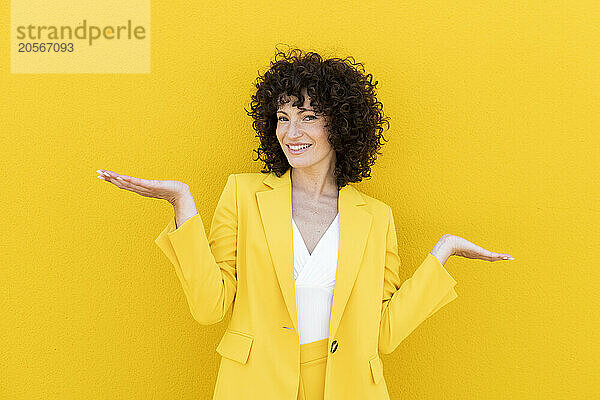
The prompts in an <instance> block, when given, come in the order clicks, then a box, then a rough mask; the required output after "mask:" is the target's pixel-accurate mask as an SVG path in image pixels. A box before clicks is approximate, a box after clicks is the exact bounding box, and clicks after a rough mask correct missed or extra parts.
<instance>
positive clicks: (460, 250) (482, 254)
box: [450, 235, 514, 261]
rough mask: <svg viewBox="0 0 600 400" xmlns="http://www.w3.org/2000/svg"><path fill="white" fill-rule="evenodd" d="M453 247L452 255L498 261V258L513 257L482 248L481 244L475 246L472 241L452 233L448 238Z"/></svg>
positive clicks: (508, 258) (510, 258) (506, 258)
mask: <svg viewBox="0 0 600 400" xmlns="http://www.w3.org/2000/svg"><path fill="white" fill-rule="evenodd" d="M450 240H451V243H452V248H453V250H454V251H453V253H452V254H453V255H455V256H460V257H465V258H473V259H479V260H486V261H498V260H514V258H513V257H512V256H511V255H510V254H508V253H494V252H493V251H489V250H486V249H484V248H483V247H481V246H477V245H476V244H474V243H471V242H469V241H468V240H466V239H463V238H461V237H460V236H455V235H452V237H451V238H450Z"/></svg>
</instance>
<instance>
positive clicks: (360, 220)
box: [256, 168, 372, 340]
mask: <svg viewBox="0 0 600 400" xmlns="http://www.w3.org/2000/svg"><path fill="white" fill-rule="evenodd" d="M290 172H291V168H290V169H288V170H287V171H286V172H285V173H284V174H283V175H282V176H281V177H277V175H275V174H274V173H272V172H271V173H269V174H268V175H267V176H266V177H265V179H264V180H263V183H264V184H266V185H267V186H269V187H270V188H271V189H270V190H265V191H259V192H256V200H257V202H258V207H259V212H260V217H261V220H262V223H263V227H264V230H265V235H266V239H267V245H268V248H269V251H270V254H271V259H272V262H273V266H274V268H275V273H276V274H277V279H278V281H279V286H280V288H281V292H282V294H283V299H284V301H285V305H286V307H287V310H288V312H289V313H290V317H291V320H292V322H293V324H294V329H296V332H298V318H297V316H298V314H297V310H296V291H295V284H294V254H293V251H294V246H293V240H292V239H293V237H292V184H291V174H290ZM364 204H366V203H365V201H364V199H363V198H362V196H361V194H360V193H359V192H358V191H357V190H356V189H355V188H354V187H353V186H352V185H351V184H348V185H346V186H344V187H343V188H342V189H340V191H339V198H338V212H339V214H340V215H339V227H340V230H339V232H340V238H339V248H338V260H337V267H336V277H335V289H334V293H333V305H332V311H331V320H330V326H329V337H330V340H332V339H333V338H334V337H335V334H336V331H337V328H338V326H339V324H340V320H341V317H342V314H343V312H344V309H345V307H346V303H347V302H348V297H349V296H350V292H351V291H352V287H353V286H354V281H355V280H356V276H357V274H358V270H359V268H360V265H361V261H362V256H363V253H364V250H365V246H366V243H367V237H368V236H369V232H370V229H371V221H372V216H371V214H370V213H369V212H367V211H366V210H365V209H364V208H362V207H361V206H362V205H364Z"/></svg>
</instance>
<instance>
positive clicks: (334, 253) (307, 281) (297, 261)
mask: <svg viewBox="0 0 600 400" xmlns="http://www.w3.org/2000/svg"><path fill="white" fill-rule="evenodd" d="M339 215H340V214H339V213H338V214H337V215H336V216H335V218H334V219H333V221H332V222H331V224H329V226H328V227H327V230H326V231H325V233H324V234H323V236H321V238H320V239H319V242H318V243H317V245H316V246H315V248H314V250H313V252H312V254H310V253H309V252H308V248H307V247H306V243H304V239H302V235H301V234H300V230H299V229H298V226H297V225H296V222H295V221H294V219H293V218H292V226H293V236H294V280H295V283H296V286H299V285H310V286H314V285H316V286H321V287H332V286H333V285H334V282H335V273H336V267H337V257H338V240H339Z"/></svg>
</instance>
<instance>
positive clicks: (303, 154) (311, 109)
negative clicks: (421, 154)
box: [246, 49, 389, 188]
mask: <svg viewBox="0 0 600 400" xmlns="http://www.w3.org/2000/svg"><path fill="white" fill-rule="evenodd" d="M377 84H378V82H377V81H375V82H373V76H372V75H371V74H365V73H364V67H363V64H362V63H357V62H355V60H354V58H353V57H351V56H350V57H346V58H329V59H323V57H321V56H320V55H319V54H317V53H315V52H305V53H304V52H302V50H300V49H291V50H290V51H289V52H288V53H285V52H283V51H277V52H276V54H275V58H274V61H273V62H271V67H270V69H269V70H268V71H267V72H265V73H264V75H261V76H259V77H258V78H257V80H256V83H255V86H256V89H257V90H256V93H255V94H254V95H253V96H252V101H251V104H250V110H246V112H247V114H248V115H249V116H251V117H252V118H253V120H254V122H253V127H254V129H255V131H256V133H257V136H258V138H259V140H260V145H259V147H258V149H257V150H255V152H256V153H257V159H258V160H261V161H263V162H264V164H265V167H264V169H263V170H262V172H271V171H272V172H274V173H275V174H276V175H277V176H281V175H282V174H283V173H284V172H285V171H286V170H287V169H288V168H289V167H290V165H291V166H293V167H294V166H306V165H308V164H314V163H315V162H318V161H321V160H324V159H325V158H326V157H329V156H328V154H329V153H330V152H332V153H333V157H334V159H335V168H334V171H333V174H334V176H335V181H336V184H337V186H338V188H341V187H343V186H344V185H346V184H347V183H349V182H360V181H361V180H362V179H363V178H369V177H370V172H371V166H372V165H373V164H374V163H375V159H376V157H377V154H380V153H379V150H380V148H381V145H382V141H387V140H386V139H385V138H384V136H383V131H384V125H385V126H386V127H387V128H389V122H388V119H389V118H388V117H385V116H384V113H383V105H382V104H381V102H379V101H378V100H377V97H376V86H377ZM290 145H291V146H293V147H290ZM300 145H309V147H308V148H299V146H300ZM288 156H292V157H291V158H289V157H288Z"/></svg>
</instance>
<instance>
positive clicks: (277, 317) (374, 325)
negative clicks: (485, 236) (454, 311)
mask: <svg viewBox="0 0 600 400" xmlns="http://www.w3.org/2000/svg"><path fill="white" fill-rule="evenodd" d="M291 193H292V192H291V181H290V169H288V171H287V172H286V173H285V174H284V175H282V176H281V177H277V176H276V175H275V174H274V173H268V174H263V173H260V172H259V173H239V174H231V175H229V177H228V179H227V183H226V184H225V188H224V189H223V192H222V194H221V196H220V198H219V201H218V203H217V207H216V209H215V213H214V215H213V218H212V224H211V228H210V233H209V235H208V237H207V236H206V232H205V229H204V225H203V222H202V219H201V218H200V216H199V214H196V215H194V216H193V217H191V218H190V219H188V220H187V221H185V222H184V223H183V224H181V226H179V227H178V228H177V229H176V228H175V218H172V219H171V221H170V222H169V224H168V225H167V226H166V227H165V228H164V230H163V231H162V232H161V233H160V235H159V236H158V237H157V238H156V239H155V243H156V244H157V245H158V246H159V247H160V249H161V250H162V251H163V252H164V253H165V255H166V256H167V257H168V258H169V260H170V261H171V263H172V264H173V265H174V266H175V271H176V272H177V276H178V277H179V280H180V281H181V284H182V286H183V290H184V292H185V296H186V298H187V302H188V305H189V308H190V311H191V313H192V316H193V317H194V319H195V320H196V321H198V322H199V323H200V324H202V325H211V324H215V323H217V322H220V321H221V320H223V318H224V317H225V314H226V312H227V311H228V309H229V307H230V305H231V304H233V311H232V316H231V320H230V322H229V325H228V326H227V329H226V331H225V333H224V335H223V337H222V339H221V341H220V342H219V344H218V346H217V348H216V351H217V352H218V353H219V354H220V355H221V356H222V357H221V360H220V364H219V371H218V375H217V381H216V383H215V389H214V395H213V400H239V399H247V400H255V399H256V400H259V399H260V400H282V399H285V400H295V399H296V398H297V396H298V386H299V377H300V344H299V343H300V340H299V336H298V322H297V314H296V297H295V285H294V264H293V263H294V257H293V242H292V201H291ZM338 211H339V234H340V238H339V253H338V263H337V270H336V279H335V290H334V295H333V305H332V312H331V320H330V328H329V341H328V346H329V347H328V348H329V352H328V356H327V370H326V379H325V400H352V399H357V400H358V399H360V400H364V399H370V400H374V399H375V400H379V399H381V400H383V399H389V395H388V390H387V386H386V383H385V379H384V377H383V365H382V362H381V359H380V357H379V353H383V354H388V353H391V352H392V351H394V350H395V349H396V347H397V346H398V345H399V344H400V342H402V340H404V339H405V338H406V337H407V336H408V335H409V334H410V333H411V332H412V331H413V330H414V329H415V328H416V327H417V326H418V325H419V324H421V323H422V322H423V321H424V320H425V319H426V318H428V317H429V316H431V315H432V314H433V313H435V312H436V311H437V310H439V309H440V308H441V307H443V306H444V305H445V304H447V303H449V302H450V301H452V300H454V299H455V298H456V297H457V294H456V292H455V290H454V288H453V287H454V285H456V281H455V280H454V279H453V278H452V277H451V276H450V274H449V273H448V271H446V269H445V268H444V266H443V265H442V264H441V263H440V261H439V260H438V259H437V258H436V257H434V256H433V255H432V254H431V253H429V254H428V255H427V257H426V258H425V260H424V261H423V262H422V263H421V265H420V266H419V267H418V268H417V269H416V271H415V272H414V274H413V275H412V277H411V278H410V279H407V280H406V281H404V282H401V281H400V265H401V264H400V258H399V257H398V243H397V239H396V229H395V226H394V217H393V214H392V210H391V208H390V207H389V206H388V205H387V204H385V203H384V202H382V201H380V200H377V199H375V198H372V197H370V196H367V195H366V194H364V193H362V192H360V191H359V190H358V189H356V188H355V187H354V186H353V185H352V184H348V185H346V186H344V187H343V188H342V189H341V190H340V192H339V198H338Z"/></svg>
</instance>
